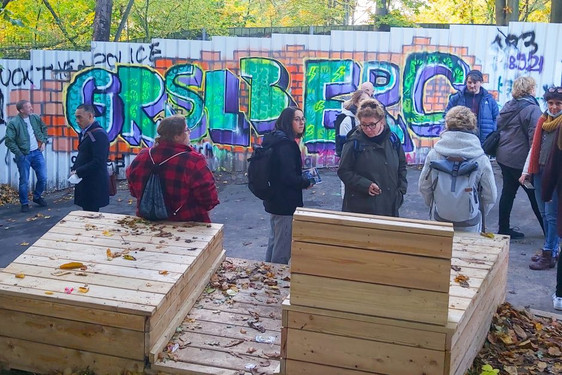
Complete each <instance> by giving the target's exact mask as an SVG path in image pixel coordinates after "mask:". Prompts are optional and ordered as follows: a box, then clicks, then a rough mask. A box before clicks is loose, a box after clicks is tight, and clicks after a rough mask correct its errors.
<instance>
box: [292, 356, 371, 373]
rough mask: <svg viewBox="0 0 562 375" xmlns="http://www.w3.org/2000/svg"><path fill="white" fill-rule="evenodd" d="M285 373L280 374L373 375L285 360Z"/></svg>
mask: <svg viewBox="0 0 562 375" xmlns="http://www.w3.org/2000/svg"><path fill="white" fill-rule="evenodd" d="M284 368H285V371H284V372H282V374H287V375H292V374H298V375H373V374H376V373H374V372H364V371H355V370H350V369H345V368H341V367H332V366H323V365H319V364H316V363H308V362H301V361H295V360H292V359H287V360H286V361H285V364H284Z"/></svg>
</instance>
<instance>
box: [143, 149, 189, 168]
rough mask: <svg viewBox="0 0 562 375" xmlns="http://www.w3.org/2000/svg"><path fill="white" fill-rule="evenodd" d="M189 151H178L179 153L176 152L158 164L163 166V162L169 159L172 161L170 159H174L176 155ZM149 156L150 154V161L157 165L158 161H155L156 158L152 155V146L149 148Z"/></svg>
mask: <svg viewBox="0 0 562 375" xmlns="http://www.w3.org/2000/svg"><path fill="white" fill-rule="evenodd" d="M187 153H188V151H182V152H178V153H177V154H174V155H172V156H170V157H169V158H168V159H166V160H164V161H163V162H161V163H158V166H161V165H162V164H164V163H167V162H168V161H170V159H173V158H175V157H176V156H179V155H181V154H187ZM148 156H150V161H152V164H153V165H156V162H155V161H154V158H153V157H152V147H151V148H150V149H148Z"/></svg>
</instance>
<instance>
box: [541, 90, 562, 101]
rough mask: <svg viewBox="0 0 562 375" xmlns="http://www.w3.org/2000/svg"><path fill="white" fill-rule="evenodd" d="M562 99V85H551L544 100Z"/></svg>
mask: <svg viewBox="0 0 562 375" xmlns="http://www.w3.org/2000/svg"><path fill="white" fill-rule="evenodd" d="M549 100H562V87H551V88H549V89H547V90H546V92H545V93H544V101H545V102H548V101H549Z"/></svg>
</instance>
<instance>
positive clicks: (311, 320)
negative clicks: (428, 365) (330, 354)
mask: <svg viewBox="0 0 562 375" xmlns="http://www.w3.org/2000/svg"><path fill="white" fill-rule="evenodd" d="M286 312H287V325H286V326H284V327H287V328H291V329H301V330H305V331H312V332H319V333H325V334H330V335H339V336H347V337H356V338H360V339H365V340H371V341H380V342H386V343H391V344H399V345H405V346H413V347H420V348H426V349H433V350H440V351H445V337H446V334H445V333H439V332H432V331H429V330H419V329H412V328H407V327H400V326H399V325H397V324H396V323H395V324H394V325H387V324H380V323H369V322H362V321H358V320H354V319H344V318H338V317H332V316H325V315H324V316H323V315H317V314H308V313H302V312H297V311H287V310H286ZM425 328H430V327H427V326H426V327H425Z"/></svg>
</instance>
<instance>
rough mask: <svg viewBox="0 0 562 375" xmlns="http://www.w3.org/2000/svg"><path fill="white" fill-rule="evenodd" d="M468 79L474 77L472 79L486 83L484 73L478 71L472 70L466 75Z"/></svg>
mask: <svg viewBox="0 0 562 375" xmlns="http://www.w3.org/2000/svg"><path fill="white" fill-rule="evenodd" d="M468 77H472V79H474V80H476V81H480V82H484V76H483V75H482V72H481V71H480V70H476V69H474V70H471V71H470V72H468V73H467V74H466V78H467V79H468Z"/></svg>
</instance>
